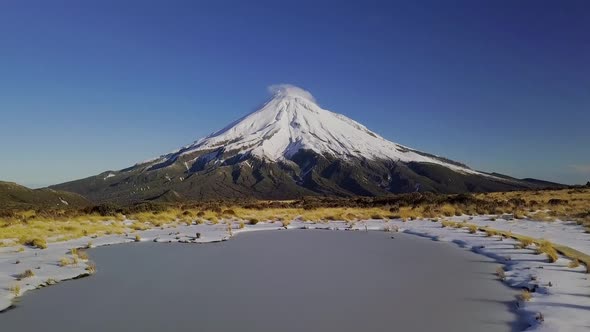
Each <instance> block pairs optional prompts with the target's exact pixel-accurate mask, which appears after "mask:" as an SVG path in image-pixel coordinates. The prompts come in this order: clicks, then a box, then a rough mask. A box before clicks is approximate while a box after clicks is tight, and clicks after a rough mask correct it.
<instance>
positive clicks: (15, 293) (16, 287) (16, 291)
mask: <svg viewBox="0 0 590 332" xmlns="http://www.w3.org/2000/svg"><path fill="white" fill-rule="evenodd" d="M8 290H9V291H10V293H11V294H12V295H13V296H14V297H17V296H20V292H21V289H20V285H19V284H14V285H12V286H10V288H9V289H8Z"/></svg>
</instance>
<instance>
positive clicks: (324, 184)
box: [54, 84, 552, 202]
mask: <svg viewBox="0 0 590 332" xmlns="http://www.w3.org/2000/svg"><path fill="white" fill-rule="evenodd" d="M270 91H271V93H272V98H271V99H270V100H269V101H268V102H266V103H265V104H264V105H263V106H262V107H261V108H260V109H258V110H257V111H255V112H252V113H250V114H248V115H246V116H245V117H243V118H241V119H239V120H237V121H235V122H234V123H231V124H230V125H228V126H227V127H225V128H223V129H221V130H220V131H217V132H215V133H213V134H211V135H209V136H207V137H205V138H202V139H200V140H198V141H196V142H194V143H193V144H190V145H187V146H185V147H183V148H181V149H179V150H177V151H173V152H171V153H169V154H165V155H162V156H160V157H158V158H155V159H152V160H149V161H145V162H142V163H138V164H136V165H135V166H132V167H130V168H127V169H123V170H121V171H109V172H105V173H102V174H99V175H97V176H94V177H90V178H86V179H82V180H78V181H73V182H68V183H64V184H61V185H57V186H54V187H55V188H59V189H64V190H70V191H74V192H77V193H80V194H82V195H85V196H87V197H88V198H90V199H92V200H95V201H110V200H112V201H123V202H132V201H140V200H146V199H147V200H154V199H155V200H182V199H204V198H227V197H232V198H235V197H256V198H268V199H272V198H296V197H301V196H304V195H340V196H349V195H382V194H386V193H391V192H394V193H397V192H412V191H435V192H449V193H458V192H472V191H496V190H511V189H518V188H534V187H539V186H550V185H552V184H550V183H546V182H542V181H536V180H534V181H533V180H517V179H513V178H510V177H507V176H503V175H499V174H487V173H483V172H478V171H475V170H472V169H470V168H469V167H467V166H466V165H463V164H461V163H458V162H454V161H451V160H449V159H446V158H441V157H438V156H435V155H432V154H428V153H424V152H420V151H417V150H414V149H411V148H408V147H405V146H402V145H399V144H397V143H394V142H391V141H388V140H386V139H384V138H383V137H381V136H379V135H378V134H376V133H374V132H372V131H370V130H369V129H367V128H366V127H365V126H363V125H361V124H360V123H358V122H356V121H354V120H352V119H349V118H347V117H346V116H344V115H341V114H337V113H334V112H331V111H328V110H325V109H322V108H321V107H320V106H318V104H317V103H316V100H315V98H314V97H313V96H312V94H311V93H309V92H308V91H306V90H304V89H301V88H298V87H296V86H293V85H287V84H281V85H275V86H271V87H270Z"/></svg>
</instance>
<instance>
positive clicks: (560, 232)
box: [0, 216, 590, 331]
mask: <svg viewBox="0 0 590 332" xmlns="http://www.w3.org/2000/svg"><path fill="white" fill-rule="evenodd" d="M468 218H469V217H467V216H465V217H457V218H454V219H456V220H466V219H468ZM469 222H470V223H474V224H478V225H481V226H490V227H492V228H496V229H501V230H510V231H512V232H513V233H514V234H521V235H529V236H533V237H536V238H546V239H548V240H551V241H553V242H555V243H559V244H562V245H567V246H570V247H572V248H575V249H577V250H579V251H581V252H584V253H590V236H589V235H588V234H585V233H584V232H583V229H582V228H580V227H577V226H575V225H569V224H568V223H564V222H554V223H545V222H539V221H536V222H535V221H524V220H519V221H514V222H512V221H508V220H496V221H489V218H488V217H486V216H481V217H474V218H471V219H470V220H469ZM284 228H285V227H283V226H282V224H281V223H280V222H260V223H258V224H256V225H246V226H245V227H244V228H242V229H240V228H239V227H238V224H237V223H234V224H233V228H232V231H231V234H230V232H229V230H228V227H227V225H226V224H223V223H219V224H201V225H187V226H177V227H174V228H164V229H161V228H158V229H151V230H146V231H138V232H134V233H132V234H127V235H108V236H103V237H99V238H89V237H85V238H80V239H76V240H71V241H67V242H60V243H51V244H49V246H48V248H47V249H45V250H39V249H31V248H25V250H24V251H21V252H18V251H17V250H16V249H17V248H16V247H6V248H0V310H1V309H6V308H8V307H10V306H11V303H12V300H13V294H12V293H11V292H10V291H9V289H10V287H11V286H12V285H14V284H16V283H17V282H18V283H19V285H20V286H21V292H24V291H27V290H30V289H35V288H37V287H40V286H43V285H45V284H46V282H47V280H48V279H50V278H51V279H54V280H56V281H60V280H66V279H72V278H75V277H77V276H80V275H84V274H85V273H86V271H85V268H86V263H84V262H82V263H80V264H79V265H78V266H66V267H60V266H59V265H58V261H59V259H60V258H62V257H64V256H66V255H67V254H68V252H69V250H70V249H71V248H75V247H85V246H86V245H87V244H88V243H89V242H90V241H91V242H92V244H93V246H102V245H110V244H117V243H125V242H134V241H135V236H136V235H139V237H140V238H141V241H154V242H182V243H209V242H217V241H225V240H228V239H229V238H230V237H231V236H232V235H237V234H239V233H241V232H248V231H262V230H276V229H284ZM286 228H288V229H300V228H305V229H325V230H349V231H383V230H390V231H392V237H393V238H394V239H395V233H394V232H395V231H400V232H405V233H408V234H414V235H418V236H422V237H427V238H431V239H433V240H437V241H446V242H450V243H453V244H455V245H459V246H461V247H464V248H468V249H470V250H473V251H474V252H476V253H479V254H482V255H485V256H488V257H491V258H493V259H495V260H496V261H497V262H499V263H501V264H504V265H505V270H506V273H505V275H506V276H505V281H504V282H505V283H506V284H507V285H508V286H511V287H515V288H519V289H521V288H522V289H524V288H526V289H529V290H531V291H532V293H531V294H532V299H531V301H529V302H525V303H521V302H518V301H517V300H516V299H515V301H514V302H513V305H514V309H515V310H517V311H518V312H519V313H520V314H521V315H522V316H523V317H525V318H526V320H527V321H528V322H529V323H530V327H529V328H528V329H527V331H580V330H587V329H588V326H590V315H588V310H589V309H590V296H589V295H588V292H587V290H588V288H589V287H590V282H589V281H588V275H587V274H585V267H583V266H579V267H576V268H568V264H569V263H570V261H569V260H568V259H566V258H563V257H560V258H559V259H558V260H557V262H555V263H549V262H548V260H547V257H546V256H545V255H536V254H535V251H534V250H533V249H520V248H518V246H517V245H518V242H517V241H515V240H513V239H504V238H502V237H500V236H490V237H488V236H486V234H485V233H482V232H476V233H475V234H471V233H469V232H468V230H466V229H455V228H443V227H442V226H441V223H440V222H432V221H429V220H415V221H408V222H403V221H401V220H391V221H383V220H365V221H357V222H354V223H347V222H342V221H332V222H328V223H310V222H302V221H299V220H294V221H293V222H291V223H290V224H289V225H288V226H287V227H286ZM197 233H199V236H197ZM433 254H434V253H433ZM17 261H18V264H16V262H17ZM99 268H100V267H99ZM27 269H30V270H32V271H33V272H34V274H35V275H34V276H33V277H30V278H26V279H23V280H21V281H16V278H15V275H17V274H19V273H22V272H24V271H25V270H27Z"/></svg>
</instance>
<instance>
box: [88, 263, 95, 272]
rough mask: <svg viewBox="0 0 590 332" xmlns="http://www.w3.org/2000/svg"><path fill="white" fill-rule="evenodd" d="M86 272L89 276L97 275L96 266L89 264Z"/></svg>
mask: <svg viewBox="0 0 590 332" xmlns="http://www.w3.org/2000/svg"><path fill="white" fill-rule="evenodd" d="M86 272H88V273H89V274H94V273H96V264H94V262H88V265H87V266H86Z"/></svg>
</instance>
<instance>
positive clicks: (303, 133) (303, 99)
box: [166, 84, 473, 172]
mask: <svg viewBox="0 0 590 332" xmlns="http://www.w3.org/2000/svg"><path fill="white" fill-rule="evenodd" d="M269 91H270V92H271V93H272V98H271V99H270V100H269V101H268V102H267V103H266V104H264V105H263V106H262V107H261V108H260V109H259V110H257V111H255V112H252V113H250V114H248V115H247V116H245V117H243V118H241V119H239V120H238V121H235V122H233V123H231V124H230V125H229V126H227V127H225V128H223V129H222V130H220V131H217V132H215V133H213V134H211V135H209V136H207V137H205V138H203V139H200V140H198V141H196V142H195V143H193V144H191V145H188V146H185V147H184V148H182V149H181V150H179V151H175V153H173V154H171V155H168V156H166V157H172V156H174V157H177V156H178V155H186V154H190V153H193V152H197V151H218V150H219V149H222V150H223V151H224V153H225V154H226V155H227V154H228V153H229V154H232V155H233V154H239V155H242V156H244V157H245V156H256V157H258V158H261V159H264V160H269V161H278V160H283V159H289V158H291V157H292V156H293V155H294V154H296V153H297V152H298V151H300V150H311V151H314V152H316V153H319V154H322V155H331V156H333V157H337V158H342V159H347V158H365V159H370V160H376V159H383V160H394V161H402V162H411V161H416V162H430V163H436V164H442V165H444V166H447V167H449V168H453V169H456V170H461V171H466V172H473V171H472V170H470V169H468V168H466V167H463V166H460V165H458V164H455V163H447V162H445V161H444V160H442V159H439V158H436V157H435V156H431V155H427V154H423V153H420V152H418V151H415V150H412V149H409V148H407V147H404V146H402V145H399V144H396V143H393V142H391V141H388V140H386V139H384V138H383V137H381V136H379V135H378V134H376V133H374V132H372V131H370V130H369V129H367V128H366V127H365V126H363V125H362V124H360V123H358V122H356V121H354V120H352V119H350V118H348V117H346V116H344V115H341V114H337V113H334V112H331V111H328V110H325V109H323V108H321V107H320V106H319V105H318V104H317V103H316V100H315V98H314V97H313V95H312V94H311V93H310V92H308V91H306V90H304V89H302V88H299V87H296V86H293V85H288V84H281V85H273V86H271V87H269ZM201 158H202V157H201Z"/></svg>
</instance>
